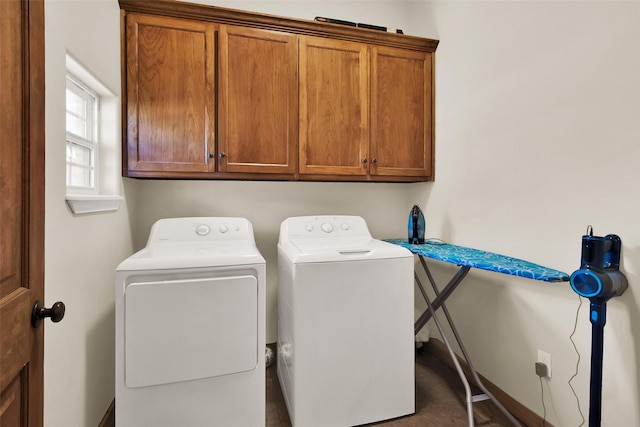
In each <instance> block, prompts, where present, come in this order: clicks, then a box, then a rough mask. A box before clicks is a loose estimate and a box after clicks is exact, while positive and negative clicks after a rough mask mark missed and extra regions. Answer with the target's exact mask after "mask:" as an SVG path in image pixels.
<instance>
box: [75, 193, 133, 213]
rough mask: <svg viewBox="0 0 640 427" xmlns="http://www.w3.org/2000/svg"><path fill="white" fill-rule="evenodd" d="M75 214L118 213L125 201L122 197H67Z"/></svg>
mask: <svg viewBox="0 0 640 427" xmlns="http://www.w3.org/2000/svg"><path fill="white" fill-rule="evenodd" d="M65 200H66V201H67V205H69V208H70V209H71V212H73V213H74V214H85V213H95V212H111V211H117V210H118V209H119V208H120V205H121V204H122V202H123V201H124V197H122V196H105V195H93V194H70V195H67V197H65Z"/></svg>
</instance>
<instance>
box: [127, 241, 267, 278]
mask: <svg viewBox="0 0 640 427" xmlns="http://www.w3.org/2000/svg"><path fill="white" fill-rule="evenodd" d="M264 263H265V260H264V258H263V257H262V255H261V254H260V252H259V251H258V248H257V247H256V246H255V244H253V242H248V241H228V242H201V243H185V242H182V243H167V244H154V245H152V246H150V247H146V248H144V249H142V250H140V251H138V252H136V253H135V254H133V255H131V256H130V257H129V258H127V259H126V260H124V261H123V262H122V263H120V265H119V266H118V268H117V271H131V270H167V269H175V268H204V267H224V266H236V265H250V264H264Z"/></svg>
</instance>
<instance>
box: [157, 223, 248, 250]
mask: <svg viewBox="0 0 640 427" xmlns="http://www.w3.org/2000/svg"><path fill="white" fill-rule="evenodd" d="M228 240H240V241H247V242H254V236H253V227H252V226H251V223H250V222H249V221H248V220H246V219H245V218H234V217H191V218H165V219H161V220H159V221H157V222H156V223H155V224H154V225H153V227H152V228H151V232H150V234H149V240H148V242H147V246H148V247H149V246H155V245H162V244H167V243H185V242H218V241H228Z"/></svg>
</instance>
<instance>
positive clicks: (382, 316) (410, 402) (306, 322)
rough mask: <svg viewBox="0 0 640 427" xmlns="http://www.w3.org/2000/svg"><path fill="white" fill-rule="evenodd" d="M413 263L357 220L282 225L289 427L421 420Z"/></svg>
mask: <svg viewBox="0 0 640 427" xmlns="http://www.w3.org/2000/svg"><path fill="white" fill-rule="evenodd" d="M413 311H414V308H413V255H412V254H411V253H410V252H409V251H408V250H406V249H404V248H401V247H399V246H396V245H392V244H389V243H386V242H382V241H380V240H375V239H373V238H372V237H371V234H370V233H369V230H368V228H367V224H366V223H365V221H364V220H363V219H362V218H361V217H357V216H307V217H294V218H288V219H286V220H285V221H284V222H283V223H282V225H281V227H280V239H279V243H278V357H277V366H278V378H279V381H280V385H281V388H282V391H283V395H284V399H285V402H286V405H287V409H288V411H289V416H290V418H291V422H292V424H293V426H294V427H295V426H298V427H324V426H331V427H342V426H355V425H361V424H365V423H372V422H377V421H382V420H387V419H391V418H396V417H400V416H404V415H408V414H413V413H414V412H415V379H414V368H415V366H414V336H413V335H414V334H413V317H414V315H413Z"/></svg>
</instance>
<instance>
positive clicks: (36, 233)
mask: <svg viewBox="0 0 640 427" xmlns="http://www.w3.org/2000/svg"><path fill="white" fill-rule="evenodd" d="M44 151H45V146H44V3H43V1H34V0H31V1H29V0H22V1H20V0H11V1H0V194H1V196H2V197H0V224H1V225H0V425H1V426H3V427H5V426H6V427H14V426H15V427H17V426H29V427H39V426H42V423H43V409H42V408H43V390H42V387H43V370H42V364H43V355H44V331H43V327H42V326H41V327H39V328H35V329H34V328H32V327H31V309H32V307H33V305H34V304H35V302H36V300H42V299H43V294H44Z"/></svg>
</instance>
